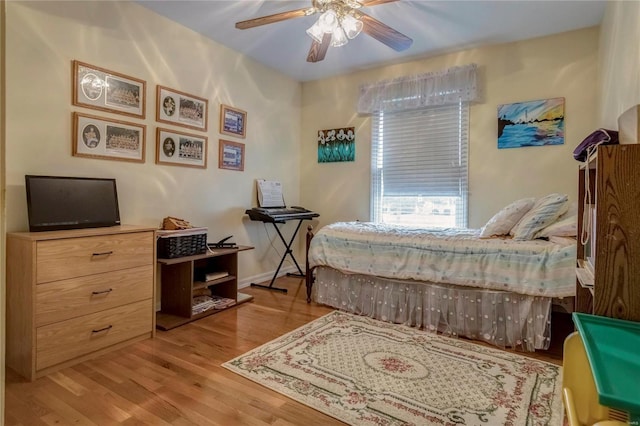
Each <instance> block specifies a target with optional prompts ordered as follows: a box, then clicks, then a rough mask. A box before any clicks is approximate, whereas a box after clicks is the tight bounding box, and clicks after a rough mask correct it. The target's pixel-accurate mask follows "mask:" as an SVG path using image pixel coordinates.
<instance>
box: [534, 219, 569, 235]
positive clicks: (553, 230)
mask: <svg viewBox="0 0 640 426" xmlns="http://www.w3.org/2000/svg"><path fill="white" fill-rule="evenodd" d="M565 216H566V215H563V217H560V218H558V220H556V221H555V222H553V223H552V224H551V225H549V226H547V227H546V228H544V229H542V230H541V231H540V232H538V233H537V234H536V236H535V238H549V237H575V236H576V235H578V215H577V214H574V215H572V216H566V217H565Z"/></svg>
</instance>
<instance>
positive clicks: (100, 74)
mask: <svg viewBox="0 0 640 426" xmlns="http://www.w3.org/2000/svg"><path fill="white" fill-rule="evenodd" d="M146 87H147V86H146V83H145V82H144V81H143V80H140V79H137V78H133V77H129V76H127V75H124V74H120V73H117V72H114V71H109V70H106V69H104V68H99V67H96V66H94V65H89V64H85V63H84V62H80V61H73V100H72V103H73V105H77V106H82V107H86V108H93V109H99V110H102V111H109V112H116V113H118V114H125V115H130V116H132V117H139V118H144V117H145V102H146V96H145V94H146Z"/></svg>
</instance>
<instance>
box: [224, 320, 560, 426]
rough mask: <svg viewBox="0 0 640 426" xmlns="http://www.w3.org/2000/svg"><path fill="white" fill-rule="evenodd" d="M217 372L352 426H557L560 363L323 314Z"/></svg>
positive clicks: (413, 330) (231, 362)
mask: <svg viewBox="0 0 640 426" xmlns="http://www.w3.org/2000/svg"><path fill="white" fill-rule="evenodd" d="M223 367H225V368H227V369H229V370H231V371H233V372H235V373H237V374H240V375H242V376H244V377H246V378H248V379H250V380H253V381H255V382H257V383H259V384H261V385H263V386H266V387H268V388H270V389H273V390H275V391H277V392H280V393H282V394H284V395H286V396H288V397H290V398H293V399H295V400H296V401H298V402H301V403H303V404H305V405H308V406H310V407H313V408H315V409H316V410H319V411H321V412H323V413H325V414H328V415H330V416H333V417H335V418H337V419H339V420H341V421H343V422H346V423H349V424H352V425H405V424H406V425H513V426H521V425H560V424H562V402H561V394H560V389H561V382H562V371H561V370H562V369H561V367H559V366H556V365H553V364H549V363H546V362H542V361H537V360H534V359H531V358H527V357H525V356H520V355H517V354H513V353H509V352H505V351H501V350H499V349H495V348H490V347H486V346H481V345H477V344H474V343H472V342H469V341H465V340H460V339H454V338H450V337H444V336H440V335H437V334H433V333H427V332H425V331H422V330H418V329H415V328H411V327H408V326H404V325H398V324H389V323H385V322H381V321H377V320H374V319H370V318H368V317H362V316H357V315H352V314H348V313H343V312H337V311H335V312H332V313H330V314H328V315H325V316H324V317H321V318H319V319H317V320H315V321H313V322H311V323H309V324H306V325H305V326H303V327H300V328H298V329H296V330H294V331H292V332H290V333H288V334H286V335H284V336H282V337H279V338H278V339H276V340H273V341H271V342H269V343H266V344H264V345H262V346H260V347H259V348H256V349H254V350H252V351H250V352H248V353H246V354H244V355H241V356H239V357H237V358H235V359H233V360H231V361H228V362H226V363H225V364H223Z"/></svg>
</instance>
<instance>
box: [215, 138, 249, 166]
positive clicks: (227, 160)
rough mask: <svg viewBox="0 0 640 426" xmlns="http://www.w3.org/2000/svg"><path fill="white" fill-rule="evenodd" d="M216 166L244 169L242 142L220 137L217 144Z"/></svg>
mask: <svg viewBox="0 0 640 426" xmlns="http://www.w3.org/2000/svg"><path fill="white" fill-rule="evenodd" d="M218 168H220V169H228V170H237V171H240V172H242V171H244V144H243V143H240V142H232V141H225V140H223V139H220V142H219V144H218Z"/></svg>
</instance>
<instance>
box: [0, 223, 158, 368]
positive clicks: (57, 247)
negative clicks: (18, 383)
mask: <svg viewBox="0 0 640 426" xmlns="http://www.w3.org/2000/svg"><path fill="white" fill-rule="evenodd" d="M154 231H155V229H154V228H150V227H142V226H132V225H122V226H114V227H108V228H91V229H74V230H69V231H66V230H65V231H50V232H15V233H8V234H7V297H6V300H7V331H6V333H7V340H6V342H7V347H6V361H7V366H9V367H11V368H12V369H14V370H15V371H16V372H18V373H19V374H21V375H23V376H24V377H26V378H27V379H29V380H34V379H35V378H37V377H40V376H43V375H45V374H48V373H50V372H52V371H54V370H56V369H59V368H62V367H66V366H69V365H72V364H75V363H77V362H80V361H84V360H87V359H89V358H92V357H95V356H97V355H100V354H103V353H105V352H107V351H109V350H113V349H117V348H119V347H122V346H124V345H126V344H129V343H131V342H133V341H136V340H141V339H144V338H148V337H153V335H154V333H155V309H154V299H155V298H154V292H155V257H156V256H155V250H156V244H155V235H154Z"/></svg>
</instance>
